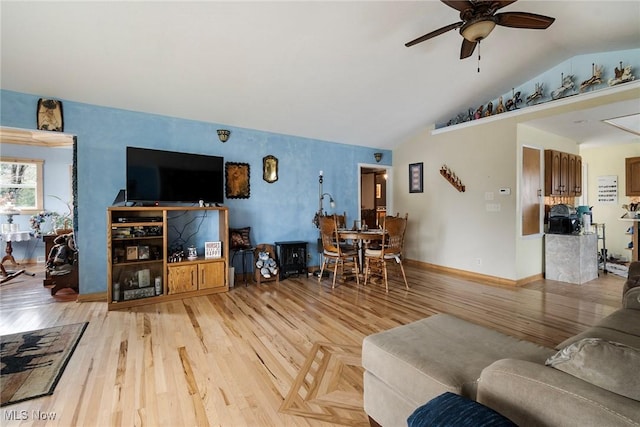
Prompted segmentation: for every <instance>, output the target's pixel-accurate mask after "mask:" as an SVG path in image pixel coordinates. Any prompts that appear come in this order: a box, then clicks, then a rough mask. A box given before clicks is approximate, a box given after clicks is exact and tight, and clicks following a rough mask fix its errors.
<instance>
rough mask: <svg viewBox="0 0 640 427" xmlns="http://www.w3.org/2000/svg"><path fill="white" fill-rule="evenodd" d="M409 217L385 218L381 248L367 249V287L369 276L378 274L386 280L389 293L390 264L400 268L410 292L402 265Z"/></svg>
mask: <svg viewBox="0 0 640 427" xmlns="http://www.w3.org/2000/svg"><path fill="white" fill-rule="evenodd" d="M407 217H408V215H405V217H404V218H402V217H399V216H398V217H395V216H387V217H385V218H384V225H383V229H384V230H385V233H384V234H383V236H382V242H381V245H380V247H379V248H375V249H374V248H367V249H366V250H365V253H364V257H365V269H364V284H365V286H366V285H367V280H368V279H369V275H370V274H377V275H380V276H382V277H383V278H384V287H385V291H386V292H389V282H388V278H387V276H388V274H387V265H388V264H389V263H391V264H393V263H395V264H397V265H398V266H399V267H400V271H401V272H402V278H403V279H404V286H405V288H406V289H407V290H409V285H408V284H407V276H406V275H405V273H404V267H403V265H402V252H403V250H404V235H405V231H406V229H407Z"/></svg>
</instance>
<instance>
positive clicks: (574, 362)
mask: <svg viewBox="0 0 640 427" xmlns="http://www.w3.org/2000/svg"><path fill="white" fill-rule="evenodd" d="M563 349H564V351H560V350H563ZM362 364H363V367H364V369H365V373H364V409H365V412H366V413H367V414H368V415H369V419H370V422H371V424H372V425H382V426H384V427H395V426H406V425H407V418H408V417H409V415H411V414H412V413H413V412H414V411H415V410H416V408H418V407H421V406H422V405H424V404H425V403H426V402H428V401H429V400H431V399H433V398H435V397H437V396H439V395H441V394H442V393H445V392H453V393H456V394H459V395H462V396H465V397H468V398H470V399H473V400H475V401H477V402H479V403H481V404H482V405H485V406H487V407H489V408H492V409H493V410H495V411H497V412H498V413H500V414H502V415H503V416H505V417H507V418H509V419H510V420H511V421H513V422H514V423H515V424H517V425H519V426H554V427H556V426H640V263H633V264H632V265H631V266H630V268H629V278H628V280H627V282H626V284H625V286H624V289H623V300H622V308H621V309H619V310H617V311H615V312H614V313H612V314H611V315H609V316H607V317H606V318H604V319H603V320H602V321H601V322H599V323H598V324H597V325H595V326H593V327H592V328H590V329H589V330H587V331H585V332H583V333H581V334H578V335H576V336H574V337H571V338H570V339H568V340H566V341H564V342H563V343H560V344H559V345H558V346H557V347H556V348H555V349H549V348H544V347H540V346H537V345H535V344H533V343H530V342H526V341H522V340H518V339H515V338H513V337H509V336H506V335H504V334H501V333H499V332H497V331H494V330H491V329H488V328H484V327H482V326H479V325H475V324H473V323H469V322H466V321H464V320H461V319H458V318H456V317H454V316H450V315H447V314H438V315H436V316H431V317H429V318H426V319H422V320H420V321H417V322H413V323H411V324H408V325H403V326H400V327H397V328H394V329H391V330H388V331H384V332H380V333H377V334H373V335H370V336H368V337H366V338H365V339H364V341H363V346H362Z"/></svg>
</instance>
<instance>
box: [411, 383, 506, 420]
mask: <svg viewBox="0 0 640 427" xmlns="http://www.w3.org/2000/svg"><path fill="white" fill-rule="evenodd" d="M407 423H408V425H409V427H427V426H429V427H465V426H469V427H484V426H486V427H489V426H490V427H517V426H516V425H515V424H514V423H512V422H511V421H510V420H509V419H507V418H505V417H503V416H502V415H500V414H499V413H497V412H496V411H494V410H493V409H491V408H487V407H486V406H484V405H482V404H480V403H478V402H475V401H473V400H471V399H467V398H466V397H463V396H460V395H457V394H454V393H449V392H447V393H444V394H441V395H440V396H438V397H435V398H433V399H431V400H430V401H429V402H427V403H425V404H424V405H422V406H421V407H419V408H418V409H416V410H415V411H414V412H413V414H411V415H410V416H409V418H408V419H407Z"/></svg>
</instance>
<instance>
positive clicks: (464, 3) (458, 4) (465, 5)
mask: <svg viewBox="0 0 640 427" xmlns="http://www.w3.org/2000/svg"><path fill="white" fill-rule="evenodd" d="M440 1H442V3H444V4H446V5H447V6H449V7H452V8H454V9H455V10H457V11H458V12H464V11H465V10H467V9H473V3H471V2H470V1H469V0H440Z"/></svg>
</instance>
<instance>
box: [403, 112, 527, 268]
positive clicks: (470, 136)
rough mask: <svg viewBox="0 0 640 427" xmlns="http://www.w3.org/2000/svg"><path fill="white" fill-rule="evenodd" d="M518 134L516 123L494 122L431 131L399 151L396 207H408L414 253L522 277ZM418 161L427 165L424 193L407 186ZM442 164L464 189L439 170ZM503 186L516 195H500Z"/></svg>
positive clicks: (408, 244) (422, 257)
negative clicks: (517, 266) (518, 229)
mask: <svg viewBox="0 0 640 427" xmlns="http://www.w3.org/2000/svg"><path fill="white" fill-rule="evenodd" d="M516 139H517V135H516V128H515V126H514V125H511V126H504V125H502V124H499V123H498V122H491V123H488V124H485V125H476V126H472V127H466V128H462V129H460V130H457V131H453V132H446V133H440V134H436V135H432V134H431V132H430V129H425V130H424V131H423V132H422V133H420V134H418V135H416V136H415V137H414V138H412V139H411V140H409V141H407V142H406V143H404V144H403V145H402V146H400V147H399V148H398V149H397V150H395V151H394V153H393V160H394V173H395V180H394V182H395V183H396V191H395V192H394V194H395V198H394V200H395V204H396V210H397V211H399V212H400V213H403V212H408V213H409V224H408V229H407V239H406V243H405V244H406V256H407V258H409V259H414V260H419V261H422V262H426V263H430V264H436V265H440V266H445V267H449V268H455V269H460V270H465V271H474V272H477V273H480V274H487V275H494V276H498V277H502V278H510V279H513V278H515V276H516V271H515V246H514V245H515V241H514V238H513V236H514V233H515V229H516V217H515V215H514V212H515V208H516V192H515V191H514V190H515V187H516V180H515V177H516V147H517V144H516V142H517V141H516ZM416 162H423V163H424V192H423V193H409V189H408V165H409V164H410V163H416ZM443 164H446V165H447V166H448V167H449V168H450V169H451V170H452V171H453V172H455V173H456V174H457V175H458V177H459V178H460V179H461V180H462V183H463V184H464V185H465V186H466V191H465V192H458V191H457V190H456V189H455V188H454V187H453V186H452V185H451V184H449V182H448V181H446V180H445V179H444V178H443V177H442V176H441V175H440V172H439V170H440V167H441V166H442V165H443ZM501 187H507V188H511V189H512V193H511V195H510V196H501V195H499V194H498V192H499V189H500V188H501ZM491 194H492V195H493V200H485V195H491ZM487 205H494V206H495V207H497V208H499V211H497V212H493V211H488V210H487ZM490 207H491V206H490Z"/></svg>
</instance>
